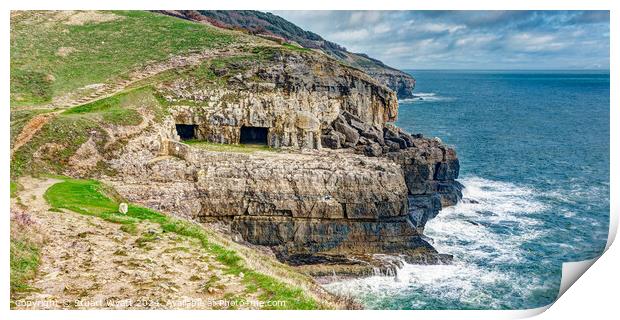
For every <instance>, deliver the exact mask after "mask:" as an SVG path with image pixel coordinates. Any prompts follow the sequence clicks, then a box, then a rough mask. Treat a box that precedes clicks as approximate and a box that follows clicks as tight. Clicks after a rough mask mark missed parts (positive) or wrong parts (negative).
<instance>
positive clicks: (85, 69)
mask: <svg viewBox="0 0 620 320" xmlns="http://www.w3.org/2000/svg"><path fill="white" fill-rule="evenodd" d="M112 13H114V14H116V15H118V16H119V18H120V19H117V20H114V21H109V22H93V23H87V24H84V25H68V24H65V23H64V22H63V21H59V20H58V19H57V18H56V15H57V14H56V13H54V12H33V11H28V12H22V13H21V14H20V15H17V16H14V17H12V18H11V105H30V104H33V105H36V104H41V103H45V102H49V101H50V100H51V98H52V97H53V96H58V95H62V94H64V93H67V92H71V91H74V90H75V89H77V88H81V87H84V86H86V85H88V84H93V83H102V82H105V81H106V80H109V79H111V78H122V77H125V76H126V75H127V74H128V72H129V71H130V70H132V69H134V68H135V67H137V66H141V65H144V64H146V63H149V62H154V61H161V60H165V59H166V58H168V57H169V56H171V55H177V54H183V53H187V52H190V51H197V50H202V49H206V48H217V47H224V46H226V45H228V44H230V43H232V42H233V41H234V40H235V36H233V35H232V33H231V32H228V31H222V30H220V29H217V28H214V27H211V26H208V25H204V24H199V23H195V22H191V21H186V20H183V19H179V18H174V17H170V16H165V15H162V14H158V13H153V12H147V11H114V12H112ZM61 47H64V48H72V52H71V53H69V54H67V55H65V56H61V55H59V54H58V50H59V48H61Z"/></svg>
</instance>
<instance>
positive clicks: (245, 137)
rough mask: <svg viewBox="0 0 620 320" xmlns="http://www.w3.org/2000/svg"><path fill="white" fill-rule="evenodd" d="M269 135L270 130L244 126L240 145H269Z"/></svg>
mask: <svg viewBox="0 0 620 320" xmlns="http://www.w3.org/2000/svg"><path fill="white" fill-rule="evenodd" d="M268 133H269V128H265V127H246V126H242V127H241V135H240V136H239V143H244V144H260V145H267V134H268Z"/></svg>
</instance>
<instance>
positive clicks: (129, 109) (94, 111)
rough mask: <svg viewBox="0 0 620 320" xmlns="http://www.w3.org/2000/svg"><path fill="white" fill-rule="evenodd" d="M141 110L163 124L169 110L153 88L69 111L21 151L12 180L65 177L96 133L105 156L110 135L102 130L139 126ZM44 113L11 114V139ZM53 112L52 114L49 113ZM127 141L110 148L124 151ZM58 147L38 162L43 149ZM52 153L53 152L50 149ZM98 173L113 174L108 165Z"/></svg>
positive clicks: (57, 117) (14, 160)
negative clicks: (70, 163)
mask: <svg viewBox="0 0 620 320" xmlns="http://www.w3.org/2000/svg"><path fill="white" fill-rule="evenodd" d="M137 108H147V109H150V111H151V112H152V114H153V115H154V116H155V121H159V122H161V121H163V119H164V117H165V115H166V114H167V110H166V108H165V106H163V105H162V104H161V103H160V102H159V100H158V96H157V93H156V92H155V90H154V89H153V88H152V87H150V86H146V87H141V88H136V89H132V90H129V91H126V92H123V93H120V94H117V95H114V96H111V97H108V98H105V99H101V100H97V101H94V102H91V103H88V104H84V105H80V106H76V107H73V108H71V109H67V110H66V111H64V112H63V113H61V114H59V115H57V116H55V117H54V118H53V119H51V120H50V121H49V122H48V123H47V124H45V125H44V126H43V127H42V128H41V130H40V131H39V132H37V134H36V135H35V136H34V137H33V138H32V139H31V140H30V141H29V142H28V143H27V144H25V145H23V146H22V147H21V148H19V149H18V150H17V151H16V152H15V154H14V155H13V158H12V159H11V176H12V177H18V176H21V175H23V174H30V175H40V174H46V173H55V174H63V171H64V170H65V168H66V166H67V164H68V161H69V158H70V157H71V156H72V155H74V154H75V152H76V151H77V149H78V148H79V147H80V146H81V145H82V144H83V143H84V142H86V141H88V139H89V138H90V137H91V134H92V133H93V132H96V134H95V135H94V136H96V137H97V138H96V140H95V142H96V145H97V148H98V150H99V151H100V153H101V154H104V153H105V152H106V151H105V150H103V146H104V145H105V143H106V142H107V139H108V135H107V133H106V131H105V130H104V129H103V128H102V126H107V125H123V126H130V125H131V126H135V125H139V124H140V123H141V122H142V121H143V118H142V116H141V115H140V113H138V111H137V110H136V109H137ZM44 112H46V111H44V110H14V111H11V139H12V140H13V139H15V137H16V136H17V135H19V133H20V132H21V131H22V129H23V127H24V126H25V124H26V123H27V122H28V121H29V120H30V119H32V118H33V117H34V116H36V115H37V114H41V113H44ZM47 112H49V111H47ZM123 144H124V140H118V141H116V142H115V143H114V144H111V145H109V146H108V148H107V149H106V150H108V151H111V150H112V149H113V148H114V147H122V145H123ZM46 145H47V146H48V147H49V146H50V145H51V146H56V147H54V148H51V150H47V151H46V152H43V153H41V155H40V156H39V157H38V158H37V159H35V157H34V155H35V153H36V152H37V151H38V150H39V149H40V148H41V147H43V146H46ZM48 149H49V148H48ZM94 170H95V171H97V172H102V173H106V174H113V172H112V171H110V170H109V168H108V167H107V165H106V164H105V163H104V162H101V166H98V167H97V168H95V169H94Z"/></svg>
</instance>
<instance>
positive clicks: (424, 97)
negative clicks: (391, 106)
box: [398, 92, 454, 103]
mask: <svg viewBox="0 0 620 320" xmlns="http://www.w3.org/2000/svg"><path fill="white" fill-rule="evenodd" d="M453 99H454V98H450V97H443V96H438V95H437V94H436V93H434V92H415V93H413V98H407V99H400V100H398V101H399V102H406V103H411V102H435V101H448V100H453Z"/></svg>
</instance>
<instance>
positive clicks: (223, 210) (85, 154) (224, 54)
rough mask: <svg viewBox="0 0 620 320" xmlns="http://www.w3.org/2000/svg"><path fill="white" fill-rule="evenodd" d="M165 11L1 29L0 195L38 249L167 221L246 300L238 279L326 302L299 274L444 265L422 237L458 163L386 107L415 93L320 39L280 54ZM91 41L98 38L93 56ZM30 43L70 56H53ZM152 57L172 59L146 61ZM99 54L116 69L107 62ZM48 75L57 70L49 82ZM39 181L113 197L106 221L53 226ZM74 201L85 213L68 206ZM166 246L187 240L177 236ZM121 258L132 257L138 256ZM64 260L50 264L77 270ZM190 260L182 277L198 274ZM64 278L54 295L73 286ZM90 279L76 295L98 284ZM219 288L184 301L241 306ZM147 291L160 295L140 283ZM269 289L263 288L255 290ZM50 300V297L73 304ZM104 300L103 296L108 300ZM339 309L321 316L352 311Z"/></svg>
mask: <svg viewBox="0 0 620 320" xmlns="http://www.w3.org/2000/svg"><path fill="white" fill-rule="evenodd" d="M166 13H167V14H168V15H161V14H159V13H154V12H133V11H132V12H79V11H78V12H16V13H12V22H11V28H12V29H11V32H12V39H14V41H13V42H12V43H11V51H12V64H11V68H12V72H11V76H12V78H11V81H12V87H11V90H12V91H11V179H12V183H11V187H12V190H13V189H15V190H19V191H18V192H17V198H16V199H17V200H15V201H14V202H15V206H19V208H20V210H24V211H28V210H30V211H31V212H35V213H36V215H39V216H40V218H41V219H40V221H43V222H44V223H45V225H43V227H42V230H48V231H49V232H46V236H49V237H51V238H53V239H55V240H54V241H56V242H55V243H62V241H64V240H62V239H74V238H75V236H76V235H73V234H72V230H71V229H70V228H64V227H60V228H59V227H58V226H56V225H55V224H63V223H64V222H62V221H73V220H74V218H73V215H75V214H88V215H90V214H102V213H103V214H102V216H101V217H98V218H96V217H93V219H95V218H96V219H99V218H103V219H106V218H107V219H110V217H109V216H107V215H108V214H113V215H114V217H115V218H114V219H120V220H118V221H125V220H124V219H128V218H129V219H128V221H134V220H135V219H145V218H152V219H155V222H156V223H161V224H163V225H161V226H160V227H161V229H162V230H161V233H162V234H163V233H165V232H167V231H166V229H167V228H171V227H170V226H169V225H168V224H166V222H165V221H168V220H163V219H164V218H165V219H180V220H179V221H181V220H182V221H185V222H189V223H191V224H192V225H200V228H202V229H201V230H203V231H204V232H205V233H204V234H208V236H205V239H207V238H208V239H211V240H217V241H216V242H217V243H219V245H221V246H222V248H226V250H230V252H237V253H244V254H242V255H240V256H242V257H247V258H242V260H243V263H242V265H243V268H246V269H244V270H245V271H244V272H243V273H246V278H245V279H246V280H242V278H243V273H241V275H240V274H239V273H240V269H239V270H238V268H237V269H235V270H236V271H235V274H236V277H237V278H235V279H237V280H238V281H239V283H240V284H241V285H240V286H239V287H240V288H241V289H243V290H245V289H248V290H249V289H250V288H251V286H248V287H246V285H249V284H252V283H251V282H248V281H250V280H247V278H248V275H247V274H248V272H252V274H253V276H254V279H258V278H256V277H266V278H264V279H267V278H268V279H272V280H270V281H273V283H281V284H282V285H284V284H286V285H287V286H293V288H297V287H298V288H302V291H303V293H304V294H305V295H307V296H309V297H312V299H315V300H316V301H320V300H325V299H324V298H322V297H324V296H325V295H328V296H329V294H327V293H326V292H324V291H323V290H322V289H321V288H320V287H319V286H317V285H316V283H315V282H314V281H313V280H312V279H311V278H310V277H308V275H311V276H314V277H322V276H332V275H334V274H336V275H340V276H364V275H369V274H373V273H374V272H377V271H379V272H387V273H390V272H393V271H394V269H395V268H398V267H399V266H400V265H402V263H403V262H404V261H405V262H409V263H424V264H435V263H450V261H451V256H449V255H445V254H442V253H441V252H438V251H437V250H436V249H435V248H433V246H432V244H431V243H432V241H431V240H430V239H428V238H427V237H426V236H425V235H424V227H425V225H426V223H427V221H428V220H429V219H432V218H434V217H435V216H436V215H437V214H439V212H440V210H441V209H442V208H444V207H446V206H451V205H454V204H456V203H457V202H458V201H459V200H460V198H461V196H462V195H461V189H462V185H461V184H460V183H459V182H458V181H457V180H456V179H457V178H458V175H459V160H458V157H457V155H456V152H455V150H454V149H453V148H452V147H449V146H447V145H445V144H444V143H442V142H441V140H439V139H438V138H428V137H424V136H422V135H420V134H410V133H407V132H404V131H403V130H402V129H400V128H398V127H396V126H395V125H394V124H393V123H394V122H395V121H396V120H397V117H398V97H403V96H406V95H407V93H409V94H410V93H411V89H412V88H413V85H414V83H415V81H414V80H413V78H411V77H410V76H408V75H405V74H404V73H402V72H400V71H398V70H394V69H391V68H389V67H387V66H384V65H383V64H381V63H380V62H378V61H376V60H374V59H372V58H369V57H367V56H365V55H362V54H352V53H349V52H347V51H346V50H344V48H340V49H338V48H337V47H336V45H335V44H332V43H328V42H325V41H324V40H322V39H319V40H317V41H318V42H317V43H315V44H316V46H315V47H313V46H311V45H310V44H308V43H306V42H304V41H302V40H303V39H305V38H303V37H300V38H296V39H298V40H299V41H300V42H304V43H301V44H300V43H298V42H296V41H288V40H287V39H286V38H274V37H273V36H274V35H275V34H276V33H275V32H272V33H269V34H264V33H261V32H255V31H256V30H255V31H252V32H248V31H247V30H245V31H243V30H241V31H239V30H236V29H235V30H231V29H230V28H228V27H226V26H224V27H219V26H218V25H217V23H214V21H211V20H210V21H207V22H209V23H208V24H205V23H196V22H193V21H195V20H196V19H189V20H192V21H187V20H183V19H178V18H175V17H171V16H170V15H171V13H170V12H166ZM184 14H185V13H184ZM248 14H255V12H250V13H248ZM172 15H176V16H179V15H178V12H176V13H174V14H172ZM181 17H182V18H184V19H187V17H185V16H181ZM76 21H77V22H76ZM201 22H204V21H201ZM233 25H234V24H233ZM276 25H279V24H276ZM127 26H131V27H127ZM233 29H234V28H233ZM110 30H117V31H118V32H116V31H114V32H111V31H110ZM161 30H168V31H169V32H170V33H162V31H161ZM295 30H297V29H295ZM259 31H260V30H259ZM297 31H299V30H297ZM302 31H303V30H302ZM93 32H96V34H97V35H98V36H99V37H102V38H105V39H106V40H105V41H99V40H97V41H95V42H93V41H94V40H93V34H94V33H93ZM299 32H301V31H299ZM66 34H70V35H71V37H68V36H65V35H66ZM293 35H294V34H293ZM306 35H307V34H306ZM289 36H291V35H289ZM40 37H48V38H58V39H63V41H64V42H63V44H62V46H61V47H60V48H58V47H57V46H56V44H52V43H48V42H41V41H39V38H40ZM97 39H99V38H97ZM185 39H191V41H189V40H188V41H185ZM321 41H323V42H321ZM158 45H161V46H163V47H165V48H168V49H169V50H172V51H171V52H167V53H163V52H160V51H154V50H153V48H154V47H156V46H158ZM111 49H114V50H115V51H114V52H116V54H118V55H119V56H122V57H124V58H125V59H124V60H123V59H120V60H119V59H116V58H114V59H116V60H114V61H118V63H116V64H115V63H113V62H114V61H107V62H106V60H105V59H112V58H110V57H109V56H108V52H110V50H111ZM92 52H95V53H97V54H93V53H92ZM37 54H47V56H43V57H39V56H37ZM13 56H15V58H13ZM91 56H92V57H96V59H97V63H92V61H90V60H89V59H91V58H92V57H91ZM33 57H35V58H33ZM147 57H148V59H147ZM43 61H54V64H53V65H54V66H55V67H54V68H52V69H53V70H52V71H49V70H48V69H47V68H48V67H49V65H48V64H47V63H43ZM120 64H122V65H120ZM33 68H34V69H33ZM32 70H35V71H32ZM76 72H77V73H76ZM76 74H79V77H76V76H75V75H76ZM33 79H34V80H36V81H34V80H33ZM13 84H15V85H13ZM50 174H52V175H56V177H59V179H63V180H62V181H64V182H63V183H65V186H67V185H74V186H75V187H76V188H77V187H78V186H80V188H83V189H80V190H82V191H84V192H90V193H89V194H92V193H94V194H97V192H100V195H101V196H102V197H108V198H109V199H108V200H109V202H110V203H108V204H107V205H108V207H106V208H105V209H100V208H99V209H96V210H95V211H93V212H86V213H84V212H82V213H78V212H77V211H84V210H82V209H83V208H90V209H94V208H93V207H88V205H83V204H79V203H78V206H74V207H70V208H66V210H64V211H62V210H61V211H62V212H63V214H65V216H66V217H65V216H63V217H65V218H66V219H64V218H63V219H60V220H58V219H56V218H57V217H56V216H55V215H53V214H50V213H49V212H47V211H49V209H54V210H56V209H58V208H55V207H54V208H52V207H49V205H48V204H46V201H44V200H45V199H43V197H44V194H45V193H46V192H47V191H46V190H47V188H50V186H52V185H55V184H57V183H60V182H58V181H55V180H54V181H51V180H50V181H38V180H37V179H34V178H33V177H37V176H49V175H50ZM63 176H64V177H63ZM70 178H75V179H77V180H70ZM79 179H82V180H79ZM36 186H39V187H40V188H39V187H36ZM35 187H36V189H37V190H36V191H37V199H38V200H37V202H36V203H34V202H32V201H23V202H20V201H21V200H20V194H21V195H23V196H24V197H26V195H28V194H30V193H32V192H33V191H32V190H30V189H32V188H35ZM12 194H13V191H12ZM61 194H63V193H61ZM24 199H25V198H24ZM82 200H83V201H84V202H88V201H90V200H92V199H90V198H88V197H86V198H84V199H80V198H79V197H77V199H72V200H71V201H77V202H80V201H82ZM117 202H118V203H129V212H130V213H132V210H140V209H137V206H138V205H141V206H143V207H146V208H143V210H154V211H153V212H158V214H161V216H158V215H155V214H154V213H153V214H151V215H140V214H138V213H135V211H134V212H133V214H135V215H136V216H133V217H127V216H122V215H123V213H116V212H114V213H110V212H108V211H109V210H110V208H113V210H112V211H114V210H116V208H117V207H118V203H117ZM35 205H38V207H37V208H34V206H35ZM125 207H126V208H127V204H125ZM34 209H37V210H34ZM98 210H103V211H98ZM106 210H107V211H106ZM126 213H127V211H126V210H125V214H126ZM116 215H120V216H116ZM43 218H45V219H43ZM48 218H49V219H48ZM77 219H78V220H79V221H82V219H81V218H77ZM114 219H112V220H111V221H106V223H105V225H106V228H108V227H109V228H108V229H109V230H110V232H108V233H106V235H119V236H121V238H122V239H125V240H123V241H130V240H131V241H134V240H135V241H137V239H141V238H142V237H146V238H148V239H151V238H153V237H154V235H153V232H150V229H149V228H146V229H144V230H142V229H140V228H137V227H136V229H135V230H132V229H131V228H130V227H126V226H125V227H124V228H123V227H120V226H114V225H113V224H114V223H116V222H115V221H116V220H114ZM76 221H77V220H76ZM174 221H177V220H174ZM134 222H135V221H134ZM143 222H144V221H143ZM151 222H153V221H151ZM132 223H133V222H132ZM84 227H85V228H86V227H87V225H86V224H84ZM117 229H118V230H117ZM151 229H152V228H151ZM158 230H159V229H158ZM158 230H155V231H157V232H159V231H158ZM174 230H176V231H177V232H181V233H183V228H176V229H174ZM205 230H206V231H205ZM149 232H150V233H149ZM157 232H156V233H157ZM201 234H202V233H201ZM140 235H141V236H140ZM186 235H187V234H186ZM165 236H166V237H167V235H165ZM166 237H164V236H162V238H161V239H167V238H166ZM95 238H96V239H99V238H97V237H94V238H93V239H95ZM134 238H135V239H134ZM96 239H95V240H96ZM119 239H120V238H119ZM132 239H133V240H132ZM107 240H110V239H106V242H105V243H111V242H109V241H107ZM11 241H14V240H13V238H12V240H11ZM15 241H17V240H15ZM19 241H21V240H19ZM72 241H73V240H72ZM110 241H116V240H110ZM140 241H143V240H140ZM37 245H38V244H37ZM126 245H127V247H128V248H129V249H131V250H130V251H131V252H132V254H134V253H135V254H136V255H138V256H142V253H143V251H144V250H145V249H144V248H142V247H137V245H134V244H132V243H129V244H126ZM93 246H94V247H97V245H93ZM196 248H197V249H195V250H196V253H195V254H198V251H201V250H202V251H204V252H206V253H209V254H213V255H214V257H220V259H221V261H219V260H218V261H219V262H217V263H216V262H213V261H210V262H207V263H206V264H210V265H211V266H212V267H214V268H215V269H217V270H219V269H222V268H224V266H223V265H220V264H218V263H229V264H233V265H235V266H236V263H237V262H236V260H235V261H232V262H231V261H229V259H228V258H229V253H226V252H224V253H225V254H223V255H221V254H222V252H220V251H217V250H216V251H213V250H214V248H213V247H211V246H209V245H202V247H201V246H196ZM134 249H135V250H134ZM46 250H47V251H43V253H44V254H47V256H44V257H43V258H42V260H45V261H47V262H46V263H48V265H46V267H45V268H47V269H45V270H52V269H54V268H60V267H62V266H60V267H59V265H58V263H57V262H58V261H56V260H54V259H55V258H54V257H53V253H54V252H53V251H54V250H51V251H50V250H48V249H46ZM68 250H69V251H68V252H73V251H71V250H74V248H68ZM192 250H194V249H192ZM218 250H220V249H218ZM221 250H224V249H221ZM202 251H201V252H202ZM88 252H90V251H88ZM105 252H106V254H107V256H104V257H98V259H99V258H100V260H101V261H102V263H101V264H100V266H101V267H102V268H105V265H106V261H111V260H114V259H115V258H114V257H113V256H111V255H113V251H112V250H107V251H105ZM191 254H194V252H193V251H192V253H191ZM191 254H188V255H183V257H186V256H191ZM179 256H181V255H179ZM65 257H66V259H65ZM71 257H72V254H66V255H63V259H61V260H62V261H65V260H67V262H71V263H73V262H72V261H73V260H72V258H71ZM85 257H86V258H88V259H90V258H91V256H90V255H89V254H88V253H86V254H85ZM149 257H151V256H149ZM46 259H47V260H46ZM149 259H151V258H149ZM152 259H160V260H161V257H159V256H157V255H152ZM184 259H185V258H184ZM173 260H174V259H173ZM189 260H191V259H189ZM189 260H188V259H186V260H182V261H185V262H187V261H189ZM257 260H260V261H258V262H257ZM278 260H279V261H278ZM175 261H176V260H175ZM179 261H181V260H179ZM177 262H178V261H177ZM185 262H183V264H184V265H183V266H178V267H179V268H181V267H183V268H185V267H188V268H194V266H196V264H191V263H190V264H188V265H185ZM63 263H64V262H63ZM160 263H164V262H163V260H161V261H160ZM178 263H180V262H178ZM71 265H73V264H71ZM36 267H37V265H36V264H34V265H33V267H32V270H31V272H32V274H35V275H36ZM291 267H292V268H291ZM175 268H176V267H175ZM218 268H219V269H218ZM235 268H236V267H235ZM192 270H193V271H192V272H195V273H196V276H197V277H198V278H200V279H202V278H204V277H205V274H206V273H204V272H203V271H200V270H194V269H192ZM273 270H279V271H278V272H274V271H273ZM128 272H133V271H132V270H129V271H128ZM162 272H163V271H162ZM300 272H303V273H305V275H303V274H300ZM259 273H260V274H259ZM67 274H69V273H66V274H62V275H59V277H60V278H62V279H64V277H66V275H67ZM272 276H273V278H270V277H272ZM29 277H31V278H33V277H34V276H32V275H31V276H29ZM201 277H202V278H201ZM95 278H96V277H95ZM194 278H196V277H194ZM24 279H26V280H23V281H24V283H26V281H27V279H28V277H24ZM196 279H197V278H196ZM290 279H295V281H292V280H290ZM315 279H318V278H315ZM65 280H66V281H65ZM65 280H62V281H59V282H58V283H71V280H70V279H65ZM91 280H92V279H85V280H84V283H85V285H86V284H88V285H95V284H96V283H98V282H97V281H94V282H93V281H91ZM95 280H101V279H95ZM185 280H187V281H193V280H190V279H189V278H188V279H185ZM185 280H183V281H185ZM20 281H21V280H20ZM63 281H64V282H63ZM106 281H107V280H106ZM140 281H142V280H140ZM162 281H163V280H162ZM205 281H206V280H205ZM141 283H142V282H141ZM226 283H227V282H225V281H224V282H223V284H222V286H223V287H224V288H223V289H222V291H219V293H217V292H215V291H214V289H212V290H211V291H208V290H207V292H206V293H205V292H202V291H201V292H194V293H195V294H196V295H198V296H200V297H202V298H209V297H211V298H212V297H215V296H218V294H219V295H223V294H224V293H225V292H233V291H234V292H237V291H239V290H237V289H240V288H234V287H231V284H230V283H228V284H226ZM141 285H144V286H146V287H148V289H149V290H151V291H152V292H157V291H158V290H159V289H158V287H156V286H155V285H153V284H149V283H148V282H144V283H142V284H141ZM178 286H185V284H179V285H178ZM226 286H228V287H226ZM188 288H189V287H188ZM192 288H193V287H192ZM244 288H245V289H244ZM269 288H271V289H273V288H274V287H273V286H272V287H269V286H267V287H264V288H262V289H261V290H263V291H264V292H271V291H269V290H271V289H269ZM56 289H57V288H56ZM56 289H54V290H55V291H54V292H55V293H54V294H55V295H58V297H67V296H68V294H67V293H66V292H65V291H62V290H56ZM108 289H109V290H108ZM108 289H106V290H105V291H106V292H105V294H106V295H109V296H117V295H118V294H119V292H120V291H119V290H120V289H118V288H117V287H113V288H108ZM170 290H172V289H170ZM192 290H193V289H192ZM235 290H237V291H235ZM243 290H242V291H243ZM172 291H174V290H172ZM250 291H251V290H250ZM283 292H284V291H283ZM239 294H240V297H250V298H252V299H259V300H260V299H263V300H264V299H266V297H268V295H265V296H256V294H253V293H252V292H246V291H243V292H241V291H240V293H239ZM177 295H178V293H174V294H173V293H170V296H169V297H173V296H177ZM281 296H285V297H289V298H290V297H291V296H290V295H289V294H288V293H286V292H284V293H282V292H281ZM170 299H171V298H170ZM330 301H331V300H330ZM334 301H335V302H334V303H332V304H329V307H335V308H340V307H343V305H345V304H346V303H345V304H342V303H341V302H342V301H341V302H338V299H337V298H334ZM345 302H346V301H345ZM318 305H319V304H316V305H315V306H314V307H317V306H318ZM299 307H300V308H301V306H299ZM314 307H313V308H314ZM347 307H350V306H347Z"/></svg>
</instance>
